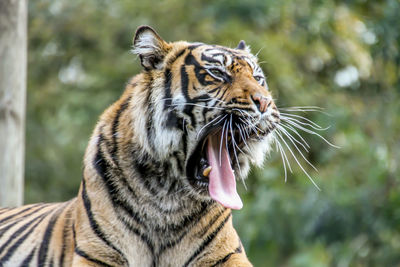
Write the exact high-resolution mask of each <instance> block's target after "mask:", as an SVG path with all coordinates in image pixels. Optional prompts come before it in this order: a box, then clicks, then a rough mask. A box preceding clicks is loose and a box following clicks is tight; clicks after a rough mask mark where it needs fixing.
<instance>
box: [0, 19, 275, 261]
mask: <svg viewBox="0 0 400 267" xmlns="http://www.w3.org/2000/svg"><path fill="white" fill-rule="evenodd" d="M134 52H135V53H136V54H137V55H138V56H139V57H140V59H141V63H142V65H143V67H144V71H143V72H142V73H141V74H138V75H137V76H135V77H134V78H132V79H131V81H130V82H129V84H128V85H127V88H126V90H125V92H124V93H123V95H122V96H121V98H120V99H119V100H118V101H117V102H115V103H114V104H113V105H112V106H111V107H109V108H108V109H107V110H106V111H105V112H104V113H103V115H102V116H101V117H100V120H99V122H98V123H97V126H96V127H95V129H94V132H93V135H92V137H91V139H90V141H89V145H88V147H87V150H86V154H85V157H84V172H83V179H82V183H81V186H80V189H79V193H78V196H77V197H76V198H74V199H72V200H70V201H68V202H65V203H55V204H33V205H27V206H23V207H20V208H14V209H0V266H2V267H3V266H4V267H6V266H251V264H250V262H249V261H248V260H247V257H246V255H245V252H244V249H243V247H242V245H241V242H240V239H239V237H238V235H237V233H236V231H235V230H234V228H233V226H232V214H231V210H230V209H229V208H225V207H223V206H222V205H220V204H219V203H217V202H215V201H214V200H212V199H211V198H210V196H209V194H208V190H207V187H205V185H204V181H198V180H196V179H194V178H193V177H191V175H190V173H191V171H192V168H193V162H194V163H196V162H195V161H193V160H191V158H192V155H194V154H195V153H196V149H197V147H198V144H199V140H201V139H204V137H205V136H206V135H207V134H210V132H209V128H210V127H211V125H217V126H218V125H220V126H222V123H223V124H224V125H226V124H227V123H228V124H229V122H228V121H227V119H228V118H229V117H230V118H231V119H230V123H231V124H232V122H233V123H234V124H235V125H240V126H237V129H236V130H232V125H231V135H232V136H231V139H232V138H234V132H236V133H238V134H240V135H241V137H242V139H244V140H243V142H241V143H240V142H238V147H237V148H238V149H240V151H236V152H233V151H232V149H231V154H232V155H231V156H232V167H233V169H234V170H235V173H236V177H237V178H245V177H246V175H247V173H248V170H249V164H250V163H254V164H261V163H262V161H263V159H264V155H265V153H266V152H268V150H269V147H270V142H271V141H270V140H271V135H272V134H273V130H274V128H275V125H276V124H277V123H279V113H278V111H277V109H276V107H275V104H274V103H273V101H272V100H271V96H270V92H269V91H268V88H267V85H266V81H265V78H264V75H263V74H262V71H261V69H260V67H259V66H258V65H257V59H256V58H255V56H253V55H252V54H250V52H249V50H248V47H246V46H245V45H244V43H242V42H241V43H240V44H239V46H238V48H237V49H230V48H226V47H221V46H211V45H205V44H202V43H187V42H175V43H167V42H165V41H163V40H162V39H161V38H160V37H159V36H158V35H157V34H156V33H155V32H154V30H152V29H151V28H150V27H147V26H142V27H140V28H139V29H138V30H137V33H136V36H135V39H134ZM260 95H262V97H263V98H262V99H263V100H259V99H261V98H258V97H259V96H260ZM225 115H226V116H225ZM223 116H225V117H224V118H223ZM233 117H234V118H235V121H233V119H232V118H233ZM218 120H219V121H218ZM238 120H242V121H244V122H247V123H248V124H246V123H242V124H240V122H239V121H238ZM211 122H213V123H211ZM250 123H251V125H254V126H253V127H257V129H258V130H257V132H256V131H254V132H251V131H250V129H246V128H245V127H248V126H249V125H250ZM224 127H225V126H224ZM226 127H227V126H226ZM233 127H236V126H233ZM226 129H227V130H226V131H227V132H228V127H227V128H226ZM254 129H255V128H252V130H254ZM242 130H243V131H244V132H243V133H242V132H241V131H242ZM227 142H228V141H227ZM230 144H231V143H230ZM235 153H236V156H235V155H234V154H235Z"/></svg>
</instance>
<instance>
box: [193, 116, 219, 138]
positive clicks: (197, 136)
mask: <svg viewBox="0 0 400 267" xmlns="http://www.w3.org/2000/svg"><path fill="white" fill-rule="evenodd" d="M220 116H221V115H218V116H217V117H215V118H214V119H213V120H212V121H210V122H208V123H206V124H205V125H204V126H203V127H201V128H200V130H199V131H198V133H197V135H196V139H199V135H200V133H201V131H203V129H204V128H206V127H207V126H208V125H210V124H211V123H213V122H214V121H215V120H217V119H219V117H220Z"/></svg>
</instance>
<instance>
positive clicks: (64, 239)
mask: <svg viewBox="0 0 400 267" xmlns="http://www.w3.org/2000/svg"><path fill="white" fill-rule="evenodd" d="M68 208H69V207H67V209H68ZM70 216H71V209H68V210H67V212H66V213H65V216H64V225H63V232H62V241H61V244H62V247H61V255H60V260H59V263H58V265H59V266H64V258H65V250H66V249H67V234H68V230H69V229H70V228H69V227H70V225H67V222H69V220H70Z"/></svg>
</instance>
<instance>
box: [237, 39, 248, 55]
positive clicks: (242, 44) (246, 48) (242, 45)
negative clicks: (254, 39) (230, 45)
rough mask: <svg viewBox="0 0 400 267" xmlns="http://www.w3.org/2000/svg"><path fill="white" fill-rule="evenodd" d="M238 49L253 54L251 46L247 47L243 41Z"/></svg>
mask: <svg viewBox="0 0 400 267" xmlns="http://www.w3.org/2000/svg"><path fill="white" fill-rule="evenodd" d="M236 49H239V50H245V51H246V52H248V53H251V51H250V46H248V45H246V43H245V42H244V41H243V40H241V41H240V42H239V44H238V45H237V47H236Z"/></svg>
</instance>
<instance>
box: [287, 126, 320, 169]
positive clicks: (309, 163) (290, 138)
mask: <svg viewBox="0 0 400 267" xmlns="http://www.w3.org/2000/svg"><path fill="white" fill-rule="evenodd" d="M279 130H280V132H281V133H283V134H284V135H286V136H287V137H288V139H289V141H290V142H291V143H292V144H293V145H294V147H295V148H296V150H297V152H299V153H300V155H301V156H302V157H303V159H304V160H305V161H306V162H307V163H308V165H310V166H311V167H312V168H313V169H314V170H315V171H316V172H318V170H317V168H315V166H314V165H313V164H312V163H311V162H310V161H309V160H308V159H307V158H306V157H305V156H304V154H303V153H302V152H301V150H300V149H299V147H298V146H297V145H296V143H295V142H294V141H293V139H292V137H291V136H290V135H289V134H288V132H287V131H286V130H285V129H283V128H279ZM282 130H283V131H282Z"/></svg>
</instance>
